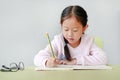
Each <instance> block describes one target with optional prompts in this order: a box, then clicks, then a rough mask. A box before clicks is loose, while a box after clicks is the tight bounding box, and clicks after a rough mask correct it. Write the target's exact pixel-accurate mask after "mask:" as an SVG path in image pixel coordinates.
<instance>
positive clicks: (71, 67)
mask: <svg viewBox="0 0 120 80" xmlns="http://www.w3.org/2000/svg"><path fill="white" fill-rule="evenodd" d="M82 69H112V67H110V66H107V65H100V66H81V65H58V66H56V67H43V66H40V67H36V68H35V70H37V71H44V70H48V71H49V70H82Z"/></svg>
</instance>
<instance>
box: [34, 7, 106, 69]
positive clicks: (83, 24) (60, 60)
mask: <svg viewBox="0 0 120 80" xmlns="http://www.w3.org/2000/svg"><path fill="white" fill-rule="evenodd" d="M87 20H88V19H87V13H86V11H85V10H84V9H83V8H82V7H80V6H78V5H75V6H68V7H66V8H65V9H64V10H63V12H62V14H61V21H60V22H61V28H62V33H60V34H59V35H56V36H55V37H54V39H53V40H52V41H51V44H52V47H53V51H54V53H55V56H56V57H55V58H53V57H51V51H50V47H49V45H48V46H47V47H46V48H45V49H44V50H40V52H39V53H38V54H37V55H35V57H34V64H35V65H36V66H41V65H42V66H47V67H55V66H56V65H60V64H63V65H105V64H107V57H106V54H105V52H104V51H103V50H102V49H100V48H99V47H98V46H97V45H96V44H95V42H94V38H93V37H90V36H88V35H86V34H85V31H86V29H87V28H88V24H87Z"/></svg>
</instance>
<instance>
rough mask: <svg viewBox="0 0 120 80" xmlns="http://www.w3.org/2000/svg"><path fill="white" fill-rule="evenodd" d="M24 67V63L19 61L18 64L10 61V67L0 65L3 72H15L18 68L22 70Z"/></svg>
mask: <svg viewBox="0 0 120 80" xmlns="http://www.w3.org/2000/svg"><path fill="white" fill-rule="evenodd" d="M12 65H15V66H14V67H12ZM24 69H25V67H24V63H23V62H22V61H21V62H19V64H17V63H14V62H13V63H10V67H7V66H5V65H2V69H1V70H0V71H3V72H9V71H10V72H17V71H18V70H20V71H23V70H24Z"/></svg>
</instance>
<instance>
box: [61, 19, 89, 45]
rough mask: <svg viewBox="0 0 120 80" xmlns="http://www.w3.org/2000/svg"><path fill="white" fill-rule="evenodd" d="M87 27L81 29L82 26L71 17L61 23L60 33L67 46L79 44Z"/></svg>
mask: <svg viewBox="0 0 120 80" xmlns="http://www.w3.org/2000/svg"><path fill="white" fill-rule="evenodd" d="M86 28H87V25H86V26H85V27H84V28H83V25H82V24H81V23H80V22H78V21H77V20H76V18H75V17H71V18H68V19H66V20H65V21H63V23H62V33H63V36H64V37H65V39H66V40H67V41H68V42H69V44H72V45H74V44H79V42H80V37H81V36H82V34H83V33H84V32H85V30H86Z"/></svg>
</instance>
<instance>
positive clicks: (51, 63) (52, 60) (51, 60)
mask: <svg viewBox="0 0 120 80" xmlns="http://www.w3.org/2000/svg"><path fill="white" fill-rule="evenodd" d="M45 65H46V66H47V67H55V66H57V65H58V59H57V58H53V57H50V58H49V59H48V60H47V61H46V63H45Z"/></svg>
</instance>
